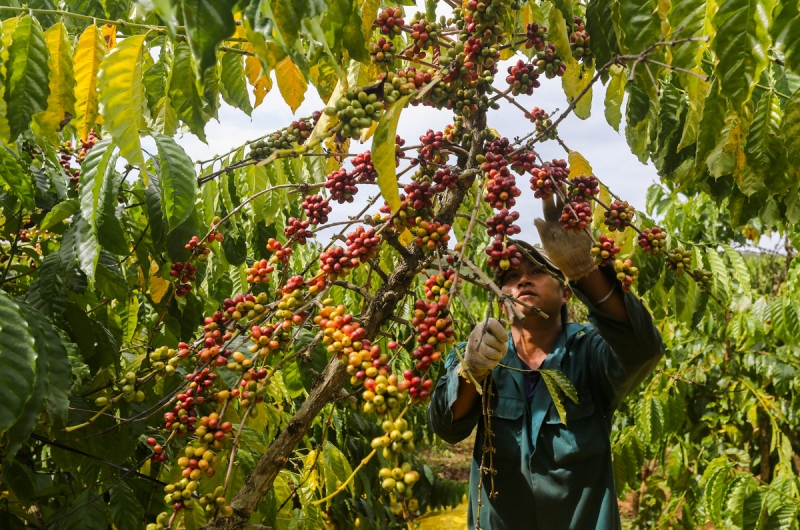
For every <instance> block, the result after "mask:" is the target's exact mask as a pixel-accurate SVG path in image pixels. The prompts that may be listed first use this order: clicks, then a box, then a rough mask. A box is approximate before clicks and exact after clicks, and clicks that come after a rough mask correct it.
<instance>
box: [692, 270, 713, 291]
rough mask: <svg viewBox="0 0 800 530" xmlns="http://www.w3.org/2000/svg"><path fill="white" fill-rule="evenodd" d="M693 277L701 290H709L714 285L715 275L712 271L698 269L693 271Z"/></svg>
mask: <svg viewBox="0 0 800 530" xmlns="http://www.w3.org/2000/svg"><path fill="white" fill-rule="evenodd" d="M692 275H693V276H694V281H696V282H697V285H699V286H700V287H701V288H704V289H706V290H708V289H710V288H711V286H712V285H713V284H714V275H713V274H712V273H711V271H707V270H705V269H701V268H697V269H694V270H693V271H692Z"/></svg>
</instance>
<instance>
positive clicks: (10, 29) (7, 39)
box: [0, 17, 19, 151]
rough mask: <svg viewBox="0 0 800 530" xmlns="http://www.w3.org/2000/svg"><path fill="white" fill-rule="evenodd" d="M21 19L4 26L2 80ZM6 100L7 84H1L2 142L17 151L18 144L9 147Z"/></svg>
mask: <svg viewBox="0 0 800 530" xmlns="http://www.w3.org/2000/svg"><path fill="white" fill-rule="evenodd" d="M18 21H19V17H13V18H7V19H6V20H4V21H3V24H2V30H3V31H2V38H3V42H2V45H1V46H0V79H5V78H6V68H5V64H6V61H8V47H9V46H10V45H11V34H12V33H14V30H15V29H16V27H17V22H18ZM7 110H8V109H7V108H6V98H5V83H2V82H0V141H2V142H3V143H4V144H6V145H7V146H8V147H9V148H10V149H14V150H15V151H16V149H15V145H16V144H11V145H9V140H10V138H11V129H10V128H9V126H8V119H7V118H6V114H7Z"/></svg>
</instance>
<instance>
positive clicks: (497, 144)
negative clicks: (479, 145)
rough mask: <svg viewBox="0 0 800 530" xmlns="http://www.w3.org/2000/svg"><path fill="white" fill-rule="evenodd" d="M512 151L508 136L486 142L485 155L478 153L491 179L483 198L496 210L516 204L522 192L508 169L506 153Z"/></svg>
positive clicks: (479, 159) (482, 167)
mask: <svg viewBox="0 0 800 530" xmlns="http://www.w3.org/2000/svg"><path fill="white" fill-rule="evenodd" d="M512 151H513V148H512V147H511V146H510V145H509V141H508V138H498V139H495V140H493V141H491V142H488V143H487V144H486V155H485V156H483V155H478V162H480V163H481V170H482V171H484V172H485V173H487V174H488V175H487V176H488V179H489V180H488V182H487V185H486V195H485V196H484V199H483V200H484V201H486V202H487V203H489V205H491V207H492V208H494V209H496V210H499V209H501V208H504V207H505V208H510V207H512V206H514V205H515V204H516V197H519V196H520V194H521V193H522V192H521V191H520V189H519V188H517V182H516V179H515V178H514V175H512V174H511V172H510V171H509V169H508V160H506V155H508V154H510V153H511V152H512Z"/></svg>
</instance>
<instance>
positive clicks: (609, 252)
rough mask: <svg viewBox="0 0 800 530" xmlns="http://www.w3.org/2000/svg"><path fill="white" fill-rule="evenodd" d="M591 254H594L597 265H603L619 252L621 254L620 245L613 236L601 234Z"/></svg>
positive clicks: (613, 258) (614, 257)
mask: <svg viewBox="0 0 800 530" xmlns="http://www.w3.org/2000/svg"><path fill="white" fill-rule="evenodd" d="M591 254H592V256H594V263H595V265H599V266H601V267H603V266H605V265H607V264H609V263H611V262H613V261H614V260H615V259H616V256H617V254H619V247H618V246H617V245H616V243H615V242H614V239H613V238H611V237H608V236H607V235H605V234H600V237H598V238H597V241H595V242H594V245H592V251H591Z"/></svg>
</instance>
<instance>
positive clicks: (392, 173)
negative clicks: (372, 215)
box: [372, 96, 410, 212]
mask: <svg viewBox="0 0 800 530" xmlns="http://www.w3.org/2000/svg"><path fill="white" fill-rule="evenodd" d="M409 97H410V96H403V97H402V98H400V99H398V100H397V101H395V102H394V104H393V105H392V106H391V107H389V108H388V109H387V110H386V112H385V113H384V115H383V116H381V119H380V121H379V122H378V127H377V128H376V129H375V136H374V137H373V139H372V146H373V149H372V165H373V167H374V168H375V171H377V172H378V187H379V188H380V190H381V195H383V198H384V200H385V201H386V203H387V204H388V205H389V206H390V207H391V208H392V212H396V211H397V210H398V209H399V208H400V193H399V192H398V191H397V167H396V166H395V147H394V138H395V135H396V134H397V122H398V120H399V119H400V112H401V111H402V110H403V107H405V106H406V104H407V103H408V99H409Z"/></svg>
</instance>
